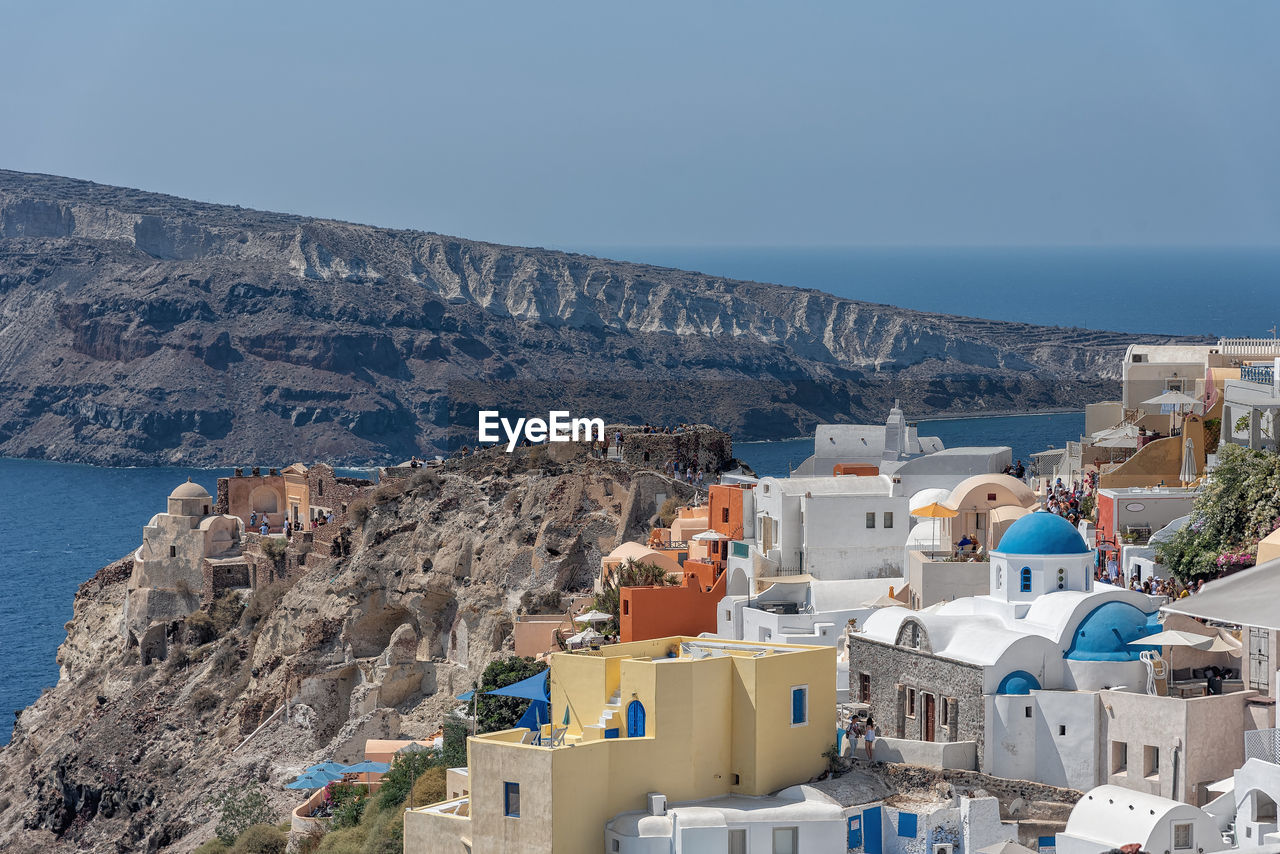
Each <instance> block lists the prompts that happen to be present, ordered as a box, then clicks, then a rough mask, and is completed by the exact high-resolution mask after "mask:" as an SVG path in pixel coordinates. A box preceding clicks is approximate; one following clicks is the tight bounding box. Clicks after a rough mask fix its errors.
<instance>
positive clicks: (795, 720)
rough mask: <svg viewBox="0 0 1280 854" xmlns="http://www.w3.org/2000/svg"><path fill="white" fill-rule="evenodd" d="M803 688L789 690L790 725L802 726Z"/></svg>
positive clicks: (803, 710)
mask: <svg viewBox="0 0 1280 854" xmlns="http://www.w3.org/2000/svg"><path fill="white" fill-rule="evenodd" d="M806 693H807V692H806V690H805V689H804V688H792V689H791V723H792V724H802V723H804V722H805V694H806Z"/></svg>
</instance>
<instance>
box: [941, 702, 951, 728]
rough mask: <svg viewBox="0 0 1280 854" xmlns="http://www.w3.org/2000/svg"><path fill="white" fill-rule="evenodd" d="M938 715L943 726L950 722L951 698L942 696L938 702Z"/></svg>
mask: <svg viewBox="0 0 1280 854" xmlns="http://www.w3.org/2000/svg"><path fill="white" fill-rule="evenodd" d="M938 705H939V707H940V708H939V711H938V717H939V719H940V720H941V721H942V725H943V726H947V725H948V724H950V722H951V698H950V697H943V698H942V702H941V703H939V704H938Z"/></svg>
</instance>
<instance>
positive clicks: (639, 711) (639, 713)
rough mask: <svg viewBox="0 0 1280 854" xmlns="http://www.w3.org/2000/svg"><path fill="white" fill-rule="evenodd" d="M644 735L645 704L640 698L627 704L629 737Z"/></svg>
mask: <svg viewBox="0 0 1280 854" xmlns="http://www.w3.org/2000/svg"><path fill="white" fill-rule="evenodd" d="M643 735H644V705H643V704H641V702H640V701H639V700H632V701H631V702H630V703H629V704H627V738H640V737H642V736H643Z"/></svg>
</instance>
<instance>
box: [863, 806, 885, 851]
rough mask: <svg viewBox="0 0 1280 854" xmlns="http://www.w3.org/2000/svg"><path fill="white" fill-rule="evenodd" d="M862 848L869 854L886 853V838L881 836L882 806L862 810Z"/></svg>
mask: <svg viewBox="0 0 1280 854" xmlns="http://www.w3.org/2000/svg"><path fill="white" fill-rule="evenodd" d="M862 850H863V851H866V852H867V854H884V839H883V838H881V836H880V807H871V808H870V809H865V810H863V811H862Z"/></svg>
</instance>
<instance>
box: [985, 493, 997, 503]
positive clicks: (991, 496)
mask: <svg viewBox="0 0 1280 854" xmlns="http://www.w3.org/2000/svg"><path fill="white" fill-rule="evenodd" d="M987 500H988V501H991V502H995V500H996V494H995V493H994V492H988V493H987Z"/></svg>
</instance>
